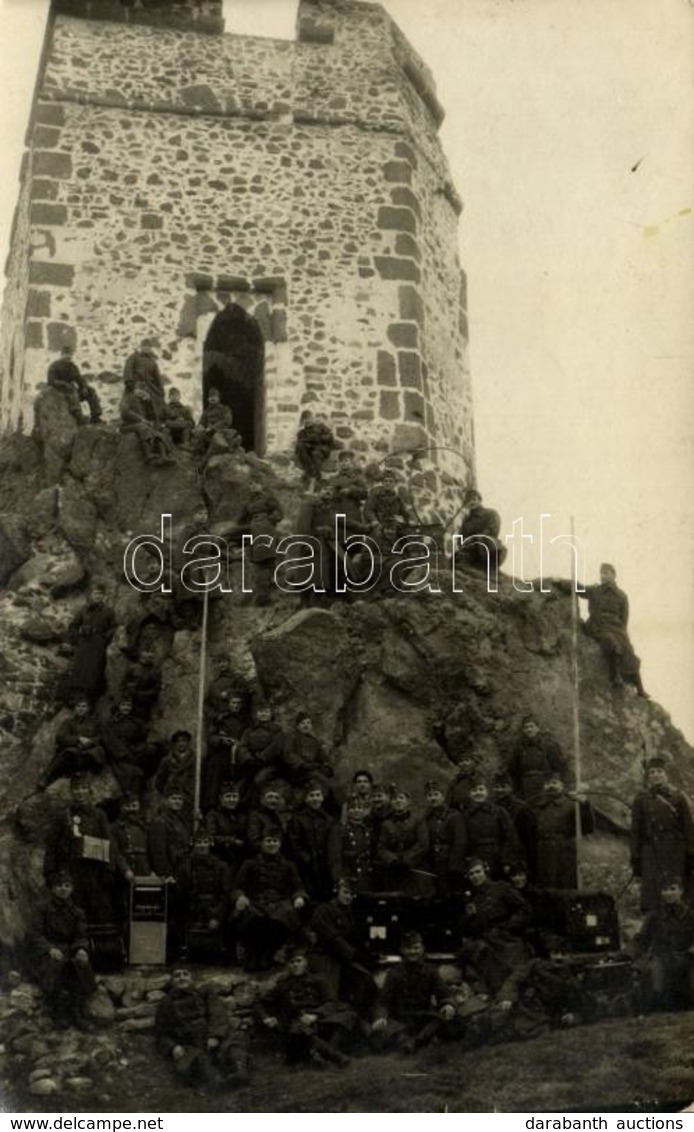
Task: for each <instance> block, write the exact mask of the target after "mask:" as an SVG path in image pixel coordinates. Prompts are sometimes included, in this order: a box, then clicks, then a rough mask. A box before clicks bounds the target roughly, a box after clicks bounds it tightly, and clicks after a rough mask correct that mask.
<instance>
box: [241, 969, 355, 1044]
mask: <svg viewBox="0 0 694 1132" xmlns="http://www.w3.org/2000/svg"><path fill="white" fill-rule="evenodd" d="M305 1014H314V1015H316V1016H317V1017H316V1019H315V1021H314V1022H307V1021H306V1020H305V1019H304V1018H303V1017H302V1016H303V1015H305ZM261 1017H262V1018H263V1019H264V1018H267V1017H275V1018H277V1020H278V1022H279V1026H280V1033H281V1037H282V1044H283V1046H284V1050H285V1053H286V1055H287V1060H288V1061H289V1062H297V1061H304V1060H305V1059H306V1058H308V1057H309V1056H310V1054H311V1052H312V1051H314V1050H315V1051H316V1052H318V1053H319V1054H323V1055H328V1057H329V1058H330V1060H332V1059H333V1058H332V1056H331V1054H332V1050H331V1047H330V1046H329V1044H328V1042H329V1040H330V1039H332V1038H334V1037H335V1036H336V1035H338V1034H339V1031H340V1030H342V1031H344V1032H345V1033H349V1032H350V1031H351V1030H352V1029H353V1027H354V1023H355V1021H356V1019H355V1016H354V1014H353V1012H352V1011H351V1010H349V1008H348V1007H346V1006H343V1005H342V1004H341V1003H339V1002H336V1001H335V1000H334V999H333V996H332V993H331V990H330V987H329V986H328V984H327V983H326V982H325V980H324V979H322V978H321V977H320V975H314V974H312V973H311V972H310V971H308V970H307V971H305V972H304V973H303V974H301V975H298V974H293V973H292V972H288V973H286V974H284V975H282V976H281V977H280V979H279V980H278V982H277V984H276V986H275V987H274V989H273V990H272V991H271V992H270V994H269V995H268V996H267V998H266V999H265V1000H264V1002H263V1003H262V1007H261Z"/></svg>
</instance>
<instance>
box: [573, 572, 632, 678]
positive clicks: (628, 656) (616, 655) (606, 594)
mask: <svg viewBox="0 0 694 1132" xmlns="http://www.w3.org/2000/svg"><path fill="white" fill-rule="evenodd" d="M576 592H577V594H578V596H579V597H580V598H584V599H585V600H586V601H587V602H588V620H587V621H586V623H585V626H584V629H585V632H586V633H588V635H589V636H591V637H593V639H594V640H596V641H597V642H598V644H599V645H600V648H601V649H602V651H603V655H604V657H605V659H606V661H607V665H608V669H609V673H610V682H611V683H612V684H613V685H614V686H615V687H619V685H621V684H623V683H626V684H633V686H634V687H635V688H636V694H637V695H639V696H644V697H645V698H646V699H647V698H648V697H647V695H646V692H645V691H644V687H643V684H642V683H641V661H640V660H639V658H638V657H637V656H636V653H635V652H634V649H633V646H632V643H631V641H630V640H629V635H628V633H627V625H628V622H629V600H628V598H627V595H626V594H625V593H624V591H623V590H620V589H619V587H618V586H617V571H616V570H615V568H614V566H611V565H610V564H609V563H608V562H603V563H602V565H601V567H600V584H599V585H597V586H584V587H583V590H582V591H581V590H577V591H576Z"/></svg>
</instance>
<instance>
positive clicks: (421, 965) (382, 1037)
mask: <svg viewBox="0 0 694 1132" xmlns="http://www.w3.org/2000/svg"><path fill="white" fill-rule="evenodd" d="M449 1003H450V995H449V990H448V987H447V986H446V984H445V983H444V981H443V979H442V978H441V977H440V975H439V973H438V971H437V970H436V968H435V967H433V966H432V965H431V964H429V963H426V962H425V961H424V960H418V961H417V962H410V961H406V960H405V961H403V962H402V963H400V964H398V966H397V967H391V968H390V969H389V970H388V973H387V975H386V978H385V982H384V984H383V989H382V991H381V993H380V995H379V998H378V1002H377V1004H376V1010H375V1017H376V1018H377V1019H379V1018H385V1019H386V1020H387V1023H388V1025H387V1026H386V1028H385V1029H384V1030H382V1031H381V1033H379V1034H377V1035H376V1034H375V1035H374V1038H375V1044H376V1045H377V1046H379V1047H382V1046H384V1045H385V1046H386V1047H390V1048H396V1049H397V1048H402V1047H403V1046H404V1045H405V1044H410V1045H413V1046H417V1045H424V1044H426V1043H427V1042H430V1041H433V1039H434V1038H435V1037H436V1036H437V1034H438V1033H439V1031H440V1030H441V1028H442V1025H443V1023H442V1019H441V1018H440V1016H439V1013H438V1011H439V1009H440V1008H441V1007H442V1006H445V1005H446V1004H449Z"/></svg>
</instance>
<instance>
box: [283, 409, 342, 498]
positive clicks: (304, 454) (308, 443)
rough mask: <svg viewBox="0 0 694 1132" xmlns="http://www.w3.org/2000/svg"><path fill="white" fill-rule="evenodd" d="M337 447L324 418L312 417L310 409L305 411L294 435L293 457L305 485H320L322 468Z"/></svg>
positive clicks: (319, 416)
mask: <svg viewBox="0 0 694 1132" xmlns="http://www.w3.org/2000/svg"><path fill="white" fill-rule="evenodd" d="M338 447H339V445H338V443H337V441H336V440H335V437H334V436H333V433H332V429H331V428H330V426H329V425H328V424H326V422H325V418H324V417H323V416H321V415H316V416H315V417H314V415H313V413H312V412H311V411H310V409H306V411H305V412H304V413H302V416H301V426H300V428H299V431H298V433H297V435H296V446H295V448H294V457H295V459H296V462H297V464H298V465H299V467H300V468H301V470H302V472H303V473H304V482H305V483H306V484H307V485H308V484H310V483H311V482H313V481H315V482H316V483H320V480H321V476H322V473H323V466H324V464H325V463H326V461H327V460H328V459H329V458H330V453H331V452H332V451H333V449H334V448H338Z"/></svg>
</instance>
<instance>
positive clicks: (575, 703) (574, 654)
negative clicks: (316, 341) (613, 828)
mask: <svg viewBox="0 0 694 1132" xmlns="http://www.w3.org/2000/svg"><path fill="white" fill-rule="evenodd" d="M574 547H575V538H574V518H573V515H572V516H571V709H572V711H571V714H572V731H573V748H574V777H575V781H576V789H577V790H578V789H579V788H580V786H581V784H582V776H581V717H580V712H579V708H580V693H579V685H578V680H579V673H578V622H579V620H580V618H579V613H578V594H577V593H576V584H577V578H576V554H575V551H574ZM574 814H575V821H576V880H577V884H578V887H579V888H580V887H581V802H580V798H579V797H577V798H576V801H575V803H574Z"/></svg>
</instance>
